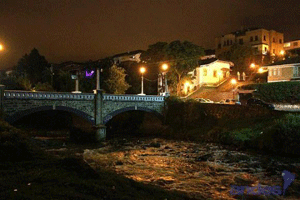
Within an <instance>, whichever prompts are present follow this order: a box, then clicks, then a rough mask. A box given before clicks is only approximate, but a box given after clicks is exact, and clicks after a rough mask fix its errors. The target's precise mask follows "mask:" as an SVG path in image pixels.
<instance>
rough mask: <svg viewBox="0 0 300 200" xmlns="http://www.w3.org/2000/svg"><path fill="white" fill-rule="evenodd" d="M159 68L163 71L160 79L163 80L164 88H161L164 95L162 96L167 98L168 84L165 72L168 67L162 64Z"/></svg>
mask: <svg viewBox="0 0 300 200" xmlns="http://www.w3.org/2000/svg"><path fill="white" fill-rule="evenodd" d="M161 68H162V70H163V72H162V78H163V80H164V83H163V85H164V87H163V88H164V90H163V94H164V96H168V95H169V91H168V82H167V70H168V68H169V66H168V65H167V64H166V63H164V64H163V65H162V66H161Z"/></svg>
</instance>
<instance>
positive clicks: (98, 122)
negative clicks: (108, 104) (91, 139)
mask: <svg viewBox="0 0 300 200" xmlns="http://www.w3.org/2000/svg"><path fill="white" fill-rule="evenodd" d="M102 112H103V92H102V90H96V94H95V128H96V140H97V141H103V140H105V138H106V126H105V125H104V124H103V117H102Z"/></svg>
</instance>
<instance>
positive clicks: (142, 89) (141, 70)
mask: <svg viewBox="0 0 300 200" xmlns="http://www.w3.org/2000/svg"><path fill="white" fill-rule="evenodd" d="M140 72H141V74H142V81H141V94H139V95H145V94H144V76H143V74H144V73H145V72H146V68H145V67H141V68H140Z"/></svg>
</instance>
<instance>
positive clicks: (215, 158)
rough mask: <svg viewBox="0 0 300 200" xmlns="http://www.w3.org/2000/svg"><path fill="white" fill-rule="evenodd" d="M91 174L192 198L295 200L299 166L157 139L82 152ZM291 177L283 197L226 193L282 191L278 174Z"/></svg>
mask: <svg viewBox="0 0 300 200" xmlns="http://www.w3.org/2000/svg"><path fill="white" fill-rule="evenodd" d="M83 158H84V159H85V160H86V162H87V163H88V164H89V165H90V166H91V167H93V168H94V169H95V170H97V169H99V168H107V169H109V170H112V171H115V172H117V173H119V174H121V175H124V176H126V177H128V178H130V179H133V180H135V181H141V182H144V183H149V184H154V185H157V186H159V187H163V188H165V189H168V190H178V191H183V192H186V193H188V194H189V196H190V197H191V198H195V199H243V198H244V199H300V178H299V177H298V175H299V174H300V161H299V159H298V160H297V161H296V160H295V159H286V158H274V157H270V156H263V155H259V154H251V153H245V152H240V151H235V150H230V149H228V148H225V147H222V146H217V145H215V144H197V143H192V142H180V141H169V140H162V139H131V140H130V141H129V140H126V139H118V140H110V141H108V142H106V143H105V144H104V146H103V147H101V148H95V149H86V150H84V153H83ZM283 170H288V171H290V172H292V173H294V174H296V179H295V181H294V182H293V183H292V185H291V186H290V187H289V188H288V190H287V191H286V195H285V196H284V197H282V196H278V195H258V193H259V192H258V193H256V195H248V194H246V193H247V191H245V194H244V197H243V196H241V195H234V194H232V191H231V190H232V185H239V186H249V187H255V186H258V185H259V186H260V187H262V188H264V187H268V186H280V187H282V183H283V181H282V171H283Z"/></svg>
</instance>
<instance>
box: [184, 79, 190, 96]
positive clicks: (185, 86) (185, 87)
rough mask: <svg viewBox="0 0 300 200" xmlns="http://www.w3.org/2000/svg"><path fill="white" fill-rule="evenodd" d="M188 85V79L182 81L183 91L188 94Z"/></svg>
mask: <svg viewBox="0 0 300 200" xmlns="http://www.w3.org/2000/svg"><path fill="white" fill-rule="evenodd" d="M189 86H190V83H189V82H188V81H186V82H185V83H184V92H185V94H188V88H189Z"/></svg>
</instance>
